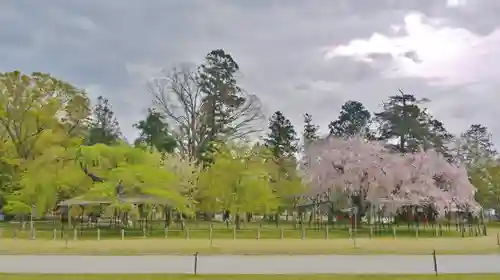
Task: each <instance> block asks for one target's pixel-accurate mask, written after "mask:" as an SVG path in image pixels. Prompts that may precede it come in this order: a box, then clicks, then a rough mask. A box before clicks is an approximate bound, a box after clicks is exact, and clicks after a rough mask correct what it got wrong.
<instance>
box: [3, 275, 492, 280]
mask: <svg viewBox="0 0 500 280" xmlns="http://www.w3.org/2000/svg"><path fill="white" fill-rule="evenodd" d="M0 279H2V280H35V279H36V280H69V279H71V280H136V279H141V280H194V279H196V280H255V279H258V280H309V279H314V280H329V279H335V280H427V279H436V280H497V279H500V275H494V274H489V275H488V274H483V275H451V274H450V275H439V276H437V277H436V276H434V275H196V276H194V275H133V274H123V275H96V274H94V275H92V274H88V275H50V274H24V275H23V274H0Z"/></svg>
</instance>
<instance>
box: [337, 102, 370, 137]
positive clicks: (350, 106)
mask: <svg viewBox="0 0 500 280" xmlns="http://www.w3.org/2000/svg"><path fill="white" fill-rule="evenodd" d="M370 119H371V114H370V112H369V111H368V110H367V109H366V108H365V106H364V105H363V103H361V102H359V101H352V100H350V101H347V102H346V103H344V105H342V108H341V111H340V115H339V117H338V119H337V120H335V121H333V122H331V123H330V124H329V125H328V128H329V129H330V135H334V136H337V137H353V136H355V135H361V136H365V137H367V138H370V131H369V124H370Z"/></svg>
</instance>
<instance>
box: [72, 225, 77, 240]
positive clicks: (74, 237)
mask: <svg viewBox="0 0 500 280" xmlns="http://www.w3.org/2000/svg"><path fill="white" fill-rule="evenodd" d="M73 240H75V241H76V240H78V229H77V228H74V229H73Z"/></svg>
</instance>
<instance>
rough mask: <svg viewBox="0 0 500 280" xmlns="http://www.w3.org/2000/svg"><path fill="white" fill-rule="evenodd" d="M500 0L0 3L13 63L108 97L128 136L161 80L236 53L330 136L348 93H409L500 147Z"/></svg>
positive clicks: (296, 114) (283, 101) (266, 97)
mask: <svg viewBox="0 0 500 280" xmlns="http://www.w3.org/2000/svg"><path fill="white" fill-rule="evenodd" d="M498 14H500V1H494V0H377V1H368V0H309V1H305V0H303V1H298V0H287V1H285V0H282V1H278V0H253V1H248V0H232V1H230V0H227V1H223V0H210V1H202V0H182V1H181V0H148V1H132V0H106V1H99V0H86V1H81V0H50V1H29V0H16V1H14V0H10V1H7V0H6V1H0V26H2V27H1V28H0V71H13V70H15V69H19V70H21V71H23V72H27V73H29V72H32V71H41V72H48V73H51V74H52V75H54V76H55V77H57V78H60V79H63V80H65V81H68V82H70V83H72V84H74V85H76V86H78V87H80V88H84V89H86V90H87V91H88V92H89V94H90V96H91V97H92V98H94V99H95V98H96V97H97V96H99V95H103V96H104V97H106V98H108V99H109V101H110V102H111V104H112V105H113V108H114V110H115V113H116V115H117V118H118V120H119V122H120V124H121V128H122V131H123V133H124V134H125V136H127V138H129V139H133V138H134V137H135V135H136V133H137V132H136V131H135V130H134V129H133V128H132V124H133V123H136V122H137V121H138V120H139V119H141V118H142V117H143V116H144V115H145V113H146V109H147V108H148V107H149V106H150V105H151V103H150V102H151V101H150V100H151V95H150V94H149V93H148V91H147V88H146V82H147V80H148V78H151V77H153V76H155V75H157V73H158V72H159V71H160V70H161V69H171V68H172V67H173V66H176V65H179V64H181V63H195V64H199V63H201V62H202V61H203V57H204V56H205V54H207V53H208V52H210V51H211V50H213V49H217V48H223V49H224V50H226V51H227V52H229V53H230V54H231V55H232V56H233V58H234V59H235V60H236V61H237V62H238V64H239V65H240V69H241V71H242V73H241V77H240V78H239V81H240V83H241V85H242V87H243V88H244V89H245V90H246V91H248V92H251V93H255V94H256V95H257V96H258V97H259V98H260V99H261V101H262V103H263V104H264V107H263V110H264V112H265V113H266V114H267V116H270V115H271V114H272V113H273V112H274V111H276V110H281V111H282V112H283V113H284V114H285V116H287V117H289V118H290V119H291V120H292V121H293V123H294V124H295V125H296V127H297V130H302V120H303V114H304V113H306V112H309V113H311V114H312V116H313V119H314V120H315V122H316V123H317V124H319V125H320V126H321V129H322V131H323V132H326V131H327V124H328V123H329V122H330V121H332V120H334V119H336V118H337V116H338V113H339V109H340V106H341V105H342V104H343V103H344V102H345V101H347V100H358V101H361V102H363V103H364V104H365V105H366V106H367V107H368V108H369V109H370V110H371V111H379V110H380V104H381V102H382V101H383V100H385V99H386V98H387V97H388V96H389V95H392V94H396V93H397V89H398V88H401V89H403V90H404V91H405V92H407V93H411V94H414V95H415V96H417V97H420V98H422V97H426V98H428V99H430V100H431V102H430V103H429V104H428V105H427V107H428V108H429V110H430V112H431V113H432V114H433V115H434V116H436V117H437V118H438V119H440V120H442V121H443V122H444V124H445V126H446V127H447V128H448V130H450V131H451V132H453V133H460V132H462V131H463V130H465V129H466V128H467V127H468V126H469V125H470V124H472V123H481V124H484V125H487V126H488V127H489V129H490V130H491V132H492V133H493V137H494V138H493V139H494V140H495V142H496V144H497V145H498V146H499V147H500V126H499V125H496V121H497V120H498V119H500V110H498V109H497V108H498V105H497V104H498V102H499V101H500V91H499V88H500V79H498V78H496V77H495V75H500V71H499V70H500V17H499V16H498Z"/></svg>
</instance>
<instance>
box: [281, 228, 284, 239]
mask: <svg viewBox="0 0 500 280" xmlns="http://www.w3.org/2000/svg"><path fill="white" fill-rule="evenodd" d="M283 236H284V232H283V228H280V239H283Z"/></svg>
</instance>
